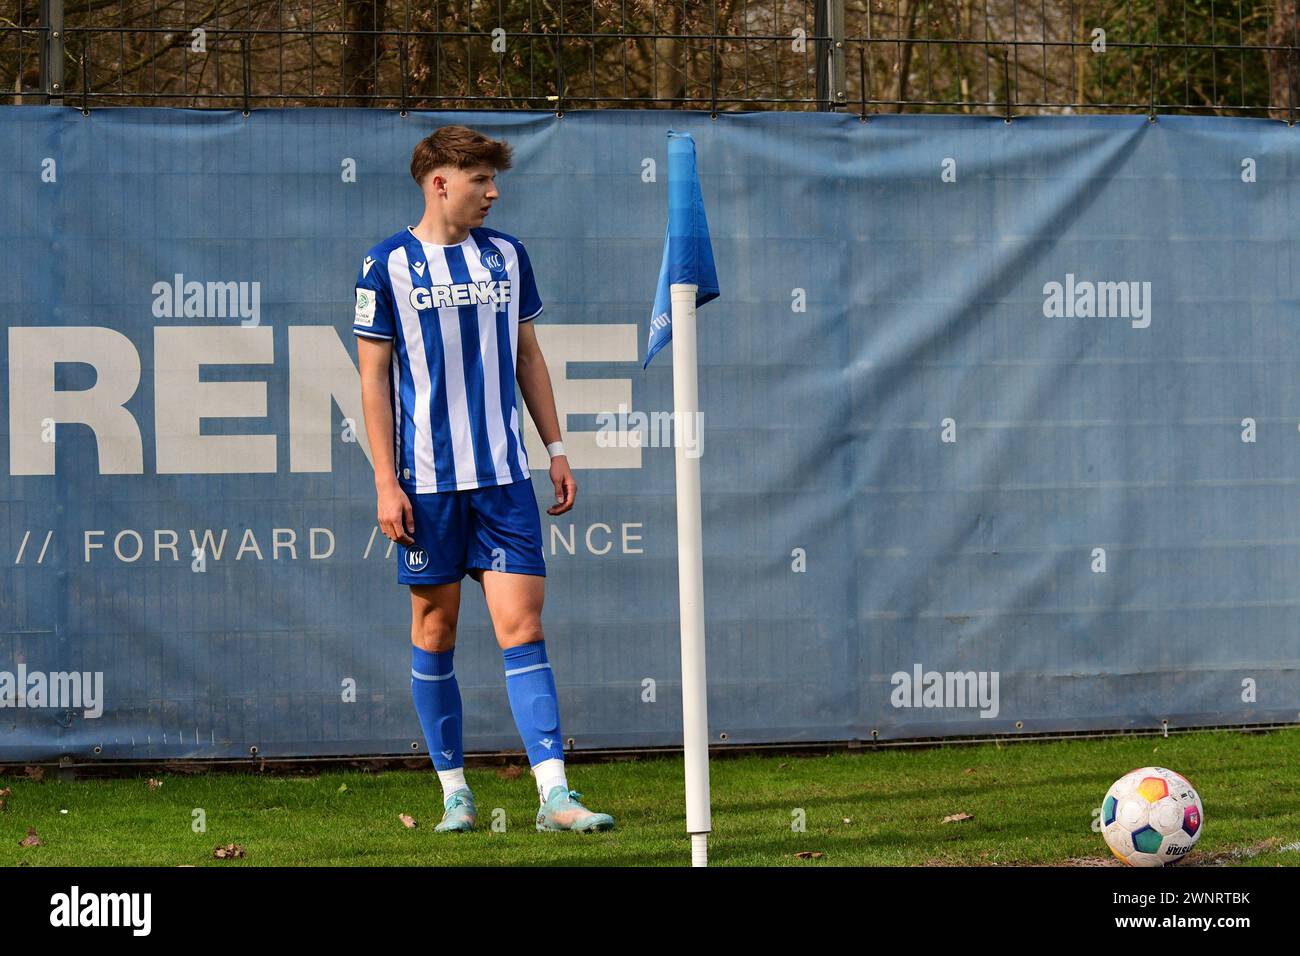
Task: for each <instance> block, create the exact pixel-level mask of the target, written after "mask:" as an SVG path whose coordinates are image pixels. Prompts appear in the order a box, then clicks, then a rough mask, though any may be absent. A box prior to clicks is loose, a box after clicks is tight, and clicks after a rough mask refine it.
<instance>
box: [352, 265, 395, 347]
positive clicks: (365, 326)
mask: <svg viewBox="0 0 1300 956" xmlns="http://www.w3.org/2000/svg"><path fill="white" fill-rule="evenodd" d="M355 291H356V305H355V307H354V309H353V313H352V331H353V333H354V334H356V335H360V336H362V337H363V338H367V339H391V338H393V337H394V336H396V334H397V331H396V323H395V321H394V319H393V307H392V302H393V299H392V290H391V289H390V288H389V285H388V280H387V273H386V272H385V271H384V268H383V266H382V264H381V263H380V262H379V261H378V260H376V259H373V258H371V257H370V256H366V258H365V260H364V261H363V262H362V263H361V268H360V269H359V270H358V271H357V285H356V290H355Z"/></svg>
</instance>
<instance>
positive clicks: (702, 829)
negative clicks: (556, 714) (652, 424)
mask: <svg viewBox="0 0 1300 956" xmlns="http://www.w3.org/2000/svg"><path fill="white" fill-rule="evenodd" d="M698 289H699V287H698V286H696V285H694V284H690V285H687V284H682V283H674V284H673V285H672V287H671V293H672V309H673V326H672V329H673V439H674V440H673V445H674V446H675V451H676V461H677V595H678V602H679V605H680V611H681V631H682V640H681V643H682V742H683V747H684V750H685V762H686V832H687V833H689V834H690V835H691V866H708V864H709V833H710V832H711V831H712V830H713V821H712V818H711V815H710V812H709V802H710V801H709V698H708V686H709V685H708V682H707V680H706V678H705V670H704V557H703V554H704V548H703V540H702V539H703V534H702V530H701V520H700V459H699V457H698V455H697V456H689V455H687V448H686V447H685V442H684V441H683V440H682V435H683V434H684V428H683V426H682V422H683V421H690V422H691V427H693V428H695V431H694V432H693V433H692V434H695V435H696V436H701V430H700V429H699V428H698V424H697V423H698V416H699V410H700V395H699V387H698V378H697V365H696V348H695V298H696V293H697V291H698ZM696 447H697V448H701V447H703V444H702V442H697V443H696Z"/></svg>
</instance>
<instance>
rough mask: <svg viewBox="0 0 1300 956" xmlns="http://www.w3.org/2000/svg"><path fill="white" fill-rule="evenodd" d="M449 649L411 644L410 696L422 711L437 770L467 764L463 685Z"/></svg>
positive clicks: (430, 752)
mask: <svg viewBox="0 0 1300 956" xmlns="http://www.w3.org/2000/svg"><path fill="white" fill-rule="evenodd" d="M454 653H455V649H454V648H453V649H452V650H450V651H426V650H424V649H423V648H420V647H416V646H415V645H414V644H412V645H411V696H412V697H413V698H414V699H415V712H416V713H417V714H419V715H420V726H421V727H422V728H424V739H425V742H426V743H428V745H429V756H430V757H432V758H433V765H434V767H436V768H437V769H438V770H440V771H442V770H453V769H455V768H457V767H463V766H465V752H464V749H463V746H462V744H461V732H460V729H461V723H462V721H461V716H462V715H461V706H460V685H458V684H457V683H456V672H455V671H454V670H452V667H451V657H452V654H454Z"/></svg>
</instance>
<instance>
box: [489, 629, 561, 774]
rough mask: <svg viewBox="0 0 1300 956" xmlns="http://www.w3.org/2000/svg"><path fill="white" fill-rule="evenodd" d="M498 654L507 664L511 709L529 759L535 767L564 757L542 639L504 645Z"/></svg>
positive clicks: (558, 708) (551, 680)
mask: <svg viewBox="0 0 1300 956" xmlns="http://www.w3.org/2000/svg"><path fill="white" fill-rule="evenodd" d="M501 656H502V657H503V658H504V659H505V665H506V693H507V694H509V695H510V711H511V713H513V714H514V715H515V726H516V727H517V728H519V737H520V739H522V740H523V742H524V749H525V750H527V751H528V763H529V764H530V765H531V766H534V767H535V766H537V765H538V764H539V763H541V762H542V761H543V760H563V759H564V743H563V741H562V739H561V737H560V705H559V700H558V698H557V696H556V693H555V678H554V676H553V675H552V674H551V665H550V664H549V663H548V662H547V660H546V645H545V642H543V641H535V642H534V643H532V644H521V645H519V646H518V647H511V648H507V649H506V650H504V651H502V652H501Z"/></svg>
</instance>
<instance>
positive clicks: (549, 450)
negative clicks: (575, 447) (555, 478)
mask: <svg viewBox="0 0 1300 956" xmlns="http://www.w3.org/2000/svg"><path fill="white" fill-rule="evenodd" d="M546 454H548V455H550V456H551V457H552V458H555V457H557V456H558V455H563V454H564V442H562V441H553V442H551V443H550V444H549V445H547V446H546Z"/></svg>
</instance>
